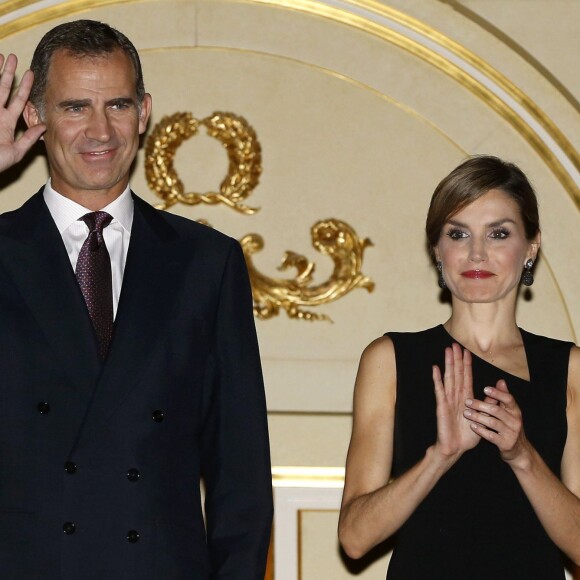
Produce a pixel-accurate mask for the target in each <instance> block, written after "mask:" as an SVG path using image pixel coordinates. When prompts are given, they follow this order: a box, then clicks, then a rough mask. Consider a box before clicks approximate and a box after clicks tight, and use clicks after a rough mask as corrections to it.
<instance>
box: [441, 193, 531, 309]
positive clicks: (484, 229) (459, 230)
mask: <svg viewBox="0 0 580 580" xmlns="http://www.w3.org/2000/svg"><path fill="white" fill-rule="evenodd" d="M539 244H540V235H539V234H538V236H537V239H535V240H532V241H531V242H530V241H529V240H528V239H526V234H525V228H524V223H523V220H522V217H521V213H520V209H519V206H518V204H517V203H516V202H515V201H514V200H513V199H512V198H511V197H509V196H508V195H506V194H505V193H504V192H503V191H501V190H499V189H491V190H490V191H488V192H487V193H486V194H485V195H482V196H481V197H480V198H479V199H477V200H475V201H474V202H473V203H471V204H470V205H468V206H466V207H464V208H463V209H462V210H461V211H459V212H458V213H456V214H455V215H454V216H452V217H451V218H450V219H449V220H448V221H447V222H446V223H445V224H444V226H443V229H442V230H441V235H440V237H439V243H438V244H437V246H436V247H435V248H434V251H435V257H436V259H437V260H438V261H441V263H442V267H443V277H444V279H445V283H446V284H447V287H448V288H449V290H450V291H451V293H452V295H453V296H454V297H455V298H457V299H459V300H461V301H464V302H495V301H496V300H501V299H502V298H504V297H505V296H507V295H510V294H512V293H513V292H515V291H516V289H517V287H518V284H519V282H520V278H521V275H522V271H523V268H524V265H525V263H526V261H527V260H528V259H529V258H532V259H533V260H535V258H536V254H537V252H538V248H539Z"/></svg>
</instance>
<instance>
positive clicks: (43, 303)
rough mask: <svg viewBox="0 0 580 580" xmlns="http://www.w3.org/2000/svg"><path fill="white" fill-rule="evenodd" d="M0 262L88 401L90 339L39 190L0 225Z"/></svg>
mask: <svg viewBox="0 0 580 580" xmlns="http://www.w3.org/2000/svg"><path fill="white" fill-rule="evenodd" d="M0 237H2V242H1V243H0V262H1V263H2V264H3V266H4V268H5V269H6V271H7V272H8V273H9V275H10V276H11V277H12V279H13V281H14V283H15V285H16V286H17V287H18V289H19V291H20V293H21V295H22V297H23V299H24V301H25V302H26V304H27V305H28V307H29V308H30V310H31V312H32V314H33V316H34V318H35V319H36V321H37V322H38V324H39V326H40V328H41V329H42V331H43V333H44V335H45V336H46V340H47V341H48V343H49V344H50V345H51V347H52V348H53V350H54V352H55V353H56V355H57V361H56V364H58V366H59V367H60V368H62V369H64V370H65V372H66V374H68V376H69V378H70V379H71V381H72V383H73V384H74V386H75V389H77V390H78V391H80V392H81V393H82V394H83V395H84V396H85V397H86V398H87V399H88V398H89V397H90V395H91V393H92V390H93V387H94V384H95V381H96V379H97V377H98V374H99V372H100V367H101V363H100V361H99V359H98V355H97V351H96V346H95V337H94V332H93V328H92V325H91V321H90V318H89V316H88V312H87V309H86V306H85V303H84V300H83V297H82V294H81V292H80V289H79V287H78V284H77V282H76V278H75V275H74V272H73V270H72V268H71V264H70V260H69V258H68V256H67V254H66V249H65V247H64V244H63V241H62V238H61V236H60V233H59V231H58V229H57V227H56V225H55V223H54V220H53V219H52V216H51V215H50V212H49V210H48V208H47V206H46V204H45V202H44V198H43V196H42V189H41V190H40V191H39V192H38V193H37V194H36V195H34V196H33V197H32V198H31V199H30V200H28V202H26V203H25V204H24V205H23V206H22V207H21V208H20V209H19V210H17V211H15V212H11V213H10V214H6V215H5V216H3V218H2V220H1V221H0Z"/></svg>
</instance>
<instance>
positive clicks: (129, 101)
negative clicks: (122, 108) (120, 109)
mask: <svg viewBox="0 0 580 580" xmlns="http://www.w3.org/2000/svg"><path fill="white" fill-rule="evenodd" d="M106 104H107V106H111V105H134V104H135V99H133V98H131V97H117V98H115V99H110V100H109V101H107V103H106Z"/></svg>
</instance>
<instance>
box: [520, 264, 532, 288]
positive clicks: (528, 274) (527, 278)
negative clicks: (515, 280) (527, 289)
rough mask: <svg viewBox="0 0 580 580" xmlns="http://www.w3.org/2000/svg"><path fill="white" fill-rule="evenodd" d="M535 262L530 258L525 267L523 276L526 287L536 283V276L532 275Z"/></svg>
mask: <svg viewBox="0 0 580 580" xmlns="http://www.w3.org/2000/svg"><path fill="white" fill-rule="evenodd" d="M533 265H534V260H532V259H531V258H529V259H528V260H526V263H525V265H524V272H523V274H522V284H523V285H524V286H531V285H532V284H533V283H534V275H533V274H532V266H533Z"/></svg>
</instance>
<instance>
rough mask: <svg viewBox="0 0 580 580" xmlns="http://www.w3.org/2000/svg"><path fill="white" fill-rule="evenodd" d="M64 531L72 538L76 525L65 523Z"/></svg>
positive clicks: (63, 525)
mask: <svg viewBox="0 0 580 580" xmlns="http://www.w3.org/2000/svg"><path fill="white" fill-rule="evenodd" d="M62 531H63V532H64V533H65V534H66V535H67V536H70V535H71V534H74V533H75V525H74V524H73V523H72V522H64V524H62Z"/></svg>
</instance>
